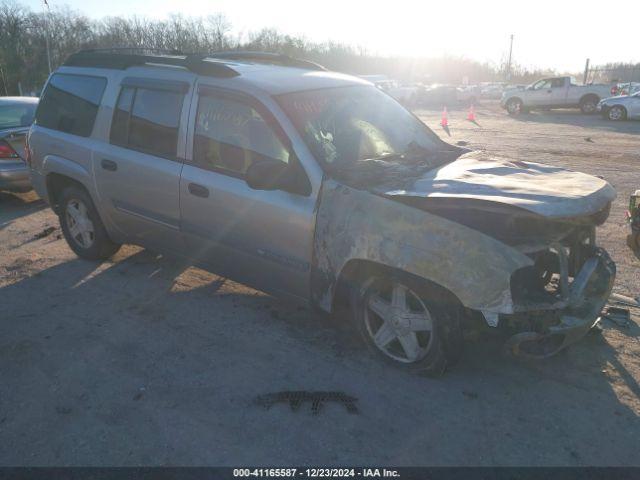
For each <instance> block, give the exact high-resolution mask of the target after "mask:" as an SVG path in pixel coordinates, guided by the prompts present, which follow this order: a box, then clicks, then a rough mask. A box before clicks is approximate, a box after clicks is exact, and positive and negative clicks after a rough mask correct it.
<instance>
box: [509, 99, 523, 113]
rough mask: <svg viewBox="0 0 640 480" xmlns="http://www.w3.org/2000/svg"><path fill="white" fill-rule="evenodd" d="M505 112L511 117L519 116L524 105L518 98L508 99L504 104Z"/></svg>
mask: <svg viewBox="0 0 640 480" xmlns="http://www.w3.org/2000/svg"><path fill="white" fill-rule="evenodd" d="M505 106H506V108H507V112H508V113H509V115H511V116H515V115H520V114H521V113H523V112H524V105H523V104H522V100H520V99H519V98H510V99H509V100H507V103H506V105H505Z"/></svg>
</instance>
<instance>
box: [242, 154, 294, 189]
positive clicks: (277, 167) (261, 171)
mask: <svg viewBox="0 0 640 480" xmlns="http://www.w3.org/2000/svg"><path fill="white" fill-rule="evenodd" d="M287 167H288V164H286V163H284V162H281V161H280V160H271V159H269V160H260V161H258V162H254V163H252V164H251V165H250V166H249V168H248V169H247V173H246V181H247V185H249V186H250V187H251V188H253V189H254V190H278V189H279V188H282V186H283V184H284V183H285V178H286V176H287Z"/></svg>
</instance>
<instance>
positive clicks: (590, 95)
mask: <svg viewBox="0 0 640 480" xmlns="http://www.w3.org/2000/svg"><path fill="white" fill-rule="evenodd" d="M591 98H592V99H593V100H594V101H595V102H596V104H597V103H598V102H599V101H600V96H599V95H598V94H597V93H585V94H584V95H583V96H582V97H580V101H579V102H578V103H580V105H582V104H583V103H584V102H585V101H586V100H588V99H591Z"/></svg>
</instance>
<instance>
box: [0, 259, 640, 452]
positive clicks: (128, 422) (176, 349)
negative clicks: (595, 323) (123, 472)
mask: <svg viewBox="0 0 640 480" xmlns="http://www.w3.org/2000/svg"><path fill="white" fill-rule="evenodd" d="M0 297H1V298H3V299H5V301H4V302H3V314H2V318H3V320H2V321H1V322H0V338H2V343H1V345H0V377H1V378H2V379H3V386H4V387H5V388H4V391H5V392H6V396H5V398H4V399H3V404H4V405H5V406H6V408H5V409H4V411H3V416H4V417H5V418H6V419H7V420H4V423H3V431H4V435H5V438H8V439H11V440H12V442H13V443H12V445H13V447H12V448H11V449H4V453H0V463H2V464H8V463H12V464H17V465H19V464H21V462H22V463H24V462H29V461H31V462H33V461H37V462H38V463H39V464H49V463H54V464H55V463H56V462H58V463H59V462H67V463H69V462H71V463H74V462H75V463H96V462H97V463H101V462H106V463H108V462H109V461H112V462H117V458H123V456H127V458H128V459H129V460H127V461H129V462H133V463H136V462H137V463H141V462H144V461H146V462H147V463H149V462H150V460H149V459H154V458H157V456H154V455H155V454H156V453H157V452H156V451H155V450H154V449H156V450H157V451H160V452H162V453H161V454H162V455H169V456H168V457H165V456H163V457H162V458H164V460H163V461H166V462H170V463H182V464H190V463H191V464H193V463H216V462H215V460H217V459H219V458H220V457H216V456H215V455H216V452H218V449H217V447H216V445H219V444H220V445H224V448H223V449H221V450H220V452H222V454H224V455H225V457H224V458H226V459H227V461H229V462H235V461H236V460H237V461H238V462H239V461H240V460H244V459H247V461H248V458H247V457H246V456H243V455H246V454H245V453H243V452H250V454H251V456H252V458H254V459H255V460H256V461H258V460H259V461H263V460H265V461H266V459H269V458H270V459H271V460H270V461H271V462H281V461H284V456H283V455H286V456H288V458H290V459H291V458H292V456H293V460H295V461H296V462H300V463H304V460H305V459H306V461H307V462H311V460H314V459H315V460H318V461H320V462H321V463H327V462H329V461H333V462H334V463H335V462H339V461H345V462H346V461H347V460H348V459H351V463H367V461H369V460H371V461H372V459H373V458H374V456H375V457H376V458H379V463H380V462H382V463H389V464H398V465H401V464H413V465H417V464H419V463H420V462H427V461H431V463H443V462H444V460H443V459H448V460H447V461H448V462H450V463H458V464H460V465H463V464H482V463H483V462H484V463H487V462H488V464H494V465H495V464H510V463H511V464H539V463H542V464H544V463H545V462H546V463H554V464H558V465H559V464H563V465H564V464H566V465H581V464H599V462H600V463H606V459H605V460H603V458H604V457H603V455H604V454H605V453H606V452H605V450H606V451H607V452H608V453H607V455H609V457H606V458H608V459H609V463H615V462H616V461H618V462H619V463H621V464H624V461H628V462H631V461H632V460H631V459H633V458H635V457H634V456H633V455H635V454H636V453H635V452H632V451H633V450H635V447H636V443H634V441H633V439H637V438H638V436H639V435H640V422H639V421H638V416H637V413H636V411H635V410H634V409H633V408H630V407H629V400H628V399H625V398H624V395H621V394H620V391H621V390H624V391H625V392H628V394H630V395H631V396H635V397H636V399H637V398H638V397H640V389H639V388H638V383H637V378H636V377H635V376H634V374H633V373H632V372H629V371H628V369H627V366H625V364H623V363H622V362H621V361H620V357H619V354H618V352H617V351H616V350H615V348H614V347H613V346H612V345H611V344H610V343H609V342H608V341H607V338H608V337H605V336H601V335H595V334H593V335H592V334H590V335H588V336H587V337H586V338H585V339H583V341H582V342H580V343H579V344H577V345H575V346H573V347H571V348H570V349H568V350H567V351H565V352H563V353H561V354H560V355H558V356H556V357H554V358H551V359H549V360H546V361H542V362H534V363H528V362H520V361H514V360H513V359H509V358H505V357H504V356H503V354H502V353H501V339H500V338H498V337H496V336H494V335H483V336H481V337H480V338H479V339H476V340H473V341H470V342H468V343H467V345H466V347H465V348H466V351H465V354H464V356H463V358H462V360H461V362H460V363H459V364H458V365H456V366H455V367H454V368H452V369H451V370H450V371H449V372H447V374H446V376H445V377H444V378H442V379H431V378H427V377H424V376H420V375H418V374H415V373H409V372H407V371H403V370H402V369H399V368H397V367H392V366H388V365H387V364H386V363H384V362H381V361H379V360H376V359H374V358H372V357H371V355H370V354H369V352H368V350H367V349H366V348H365V347H363V346H362V345H361V342H360V340H359V339H358V338H356V335H355V333H354V330H353V329H352V328H351V326H350V325H349V323H348V321H346V319H345V316H344V315H342V314H336V315H333V316H327V315H324V314H319V313H317V312H315V311H313V310H311V309H309V308H306V307H302V306H298V305H293V304H288V303H285V302H283V301H281V300H278V299H274V298H272V297H270V296H268V295H265V294H263V293H261V292H257V291H255V290H251V289H249V288H247V287H245V286H243V285H240V284H237V283H234V282H232V281H229V280H227V279H224V278H222V277H218V276H216V275H213V274H210V273H208V272H205V271H202V270H199V269H196V268H188V266H187V265H186V264H185V263H184V262H182V261H180V260H176V259H172V258H167V257H164V256H161V255H157V254H154V253H152V252H149V251H146V250H137V249H135V248H133V247H127V248H124V249H123V251H121V253H119V254H117V255H116V257H115V258H114V260H113V261H112V262H104V263H102V264H98V263H95V262H87V261H83V260H79V259H74V260H70V261H67V262H64V263H61V264H58V265H55V266H53V267H51V268H49V269H46V270H44V271H42V272H40V273H38V274H35V275H31V276H28V277H25V278H23V279H21V280H18V281H16V282H15V283H12V284H10V285H8V286H6V287H4V288H0ZM607 328H609V327H607ZM625 335H629V336H633V337H637V336H638V335H639V329H638V326H637V325H633V326H632V328H631V329H630V330H628V331H627V332H625ZM603 370H607V371H611V372H612V373H615V381H614V380H612V377H610V376H608V375H606V374H603V373H602V372H603ZM616 382H617V383H616ZM301 389H310V390H329V391H334V390H343V391H346V393H348V394H350V395H354V396H356V397H358V398H359V399H360V402H359V408H360V409H361V410H362V412H363V413H362V415H356V416H350V415H349V414H347V413H344V412H343V411H342V410H330V412H329V413H327V414H328V415H332V416H337V417H338V419H339V421H338V422H337V425H338V426H339V428H344V429H347V430H348V432H347V433H348V435H346V436H344V432H342V433H340V431H339V430H334V429H335V428H338V426H335V427H334V426H333V423H335V422H333V421H332V422H320V423H317V422H316V423H314V425H315V426H314V429H315V430H314V436H316V435H317V436H318V442H320V443H322V442H325V441H328V440H327V439H328V438H331V439H332V440H331V441H332V442H335V443H336V445H337V450H336V451H337V452H340V453H335V452H336V451H334V453H333V454H334V455H337V456H336V457H330V456H327V457H326V459H325V457H324V456H322V455H321V456H320V457H321V458H320V459H319V457H318V455H319V454H318V452H319V451H322V449H320V450H318V443H317V442H316V440H314V439H311V438H308V437H305V436H304V435H305V433H304V432H305V431H306V432H308V428H310V427H309V425H308V423H307V420H304V421H303V420H300V419H305V418H307V417H306V416H302V417H300V416H298V417H289V416H287V417H286V418H285V417H282V416H279V417H275V418H277V419H278V420H277V421H278V422H280V421H285V423H286V425H287V430H288V431H290V433H288V434H287V435H300V438H307V439H308V445H307V444H304V445H299V448H296V449H295V452H294V451H292V450H291V449H290V448H286V449H284V450H283V449H282V446H281V445H278V444H272V442H264V441H261V438H266V437H268V436H269V432H271V434H272V435H273V429H274V424H273V420H269V418H272V417H273V415H283V414H284V415H289V413H287V410H277V409H275V407H274V409H275V411H274V412H269V413H270V415H265V413H264V412H263V411H262V410H260V409H257V408H255V407H253V406H252V404H251V399H252V398H253V397H254V396H256V395H260V394H265V393H269V392H273V391H280V390H301ZM393 392H396V393H395V394H393ZM629 392H630V393H629ZM399 393H401V395H399ZM27 399H29V400H28V401H27ZM287 419H288V420H287ZM296 419H297V420H296ZM585 419H588V421H585ZM334 420H335V419H334ZM604 424H607V425H608V427H607V428H604V427H603V428H601V429H600V430H601V431H599V427H598V426H599V425H600V426H602V425H604ZM247 425H251V431H250V434H249V433H247V434H244V433H242V432H243V431H244V430H245V429H246V428H245V427H246V426H247ZM415 425H424V426H428V428H426V427H425V429H415V428H414V427H415ZM185 429H187V430H186V431H188V437H189V439H188V440H185V437H184V433H183V431H185ZM422 430H425V432H426V433H422ZM352 431H356V432H358V436H359V437H360V438H364V437H366V438H370V439H372V440H375V442H376V448H374V449H373V450H371V452H369V451H368V450H367V449H358V448H356V447H354V446H353V445H352V444H351V443H348V442H353V435H352V433H351V432H352ZM427 431H428V432H427ZM559 431H562V433H561V434H558V432H559ZM96 432H99V434H100V435H96ZM134 432H135V433H134ZM211 432H220V433H218V434H217V435H220V436H219V437H216V436H214V437H211V436H210V435H211V434H212V433H211ZM54 435H56V436H61V437H60V438H71V439H73V440H74V441H76V442H78V441H79V439H82V438H85V437H86V438H85V440H89V439H94V440H95V439H97V438H98V437H99V439H98V440H95V441H96V442H98V443H97V444H94V442H93V441H89V444H94V448H93V450H91V449H85V450H83V449H82V448H78V449H76V450H75V453H74V457H73V458H70V457H64V454H66V453H65V452H67V451H69V448H68V447H69V445H68V444H67V445H65V444H62V445H60V446H59V447H56V446H55V443H56V442H46V444H47V445H48V446H44V447H43V443H42V441H41V440H42V439H43V438H44V439H47V438H53V436H54ZM325 435H326V436H325ZM594 435H598V439H599V442H593V438H594ZM123 436H124V438H128V439H130V440H131V439H136V438H144V439H145V440H144V441H135V442H133V444H132V442H131V441H129V443H128V444H127V442H125V444H124V446H123V447H122V449H124V448H126V450H122V451H121V450H119V447H118V446H117V445H120V444H122V441H116V440H117V439H122V438H123ZM440 436H442V438H443V439H447V438H448V439H450V440H452V439H455V441H453V440H452V441H445V442H440V441H438V442H434V441H432V440H430V439H433V438H440ZM627 437H628V438H627ZM269 438H271V437H269ZM294 438H298V437H294ZM491 438H504V439H507V441H500V442H497V441H496V442H492V441H490V439H491ZM156 439H157V440H156ZM221 439H224V441H221ZM35 440H40V442H39V443H38V442H36V441H35ZM102 441H104V446H105V447H106V448H99V447H101V445H102V443H100V442H102ZM185 441H186V442H187V443H186V444H185V443H184V442H185ZM291 441H293V440H291ZM341 442H343V444H341ZM302 443H304V442H302ZM35 444H37V445H40V447H39V450H37V451H36V452H35V456H34V455H31V453H33V452H34V450H33V448H34V447H33V446H32V445H35ZM78 444H80V443H78ZM441 444H442V445H441ZM74 445H75V444H74ZM167 445H170V447H171V448H169V449H168V450H167ZM603 445H605V446H604V447H603ZM606 445H611V446H612V447H611V449H613V450H615V449H617V453H615V454H614V453H611V449H609V447H607V446H606ZM187 447H188V448H187ZM531 451H536V457H535V458H533V457H531V456H530V452H531ZM166 452H172V453H171V454H168V453H166ZM381 452H384V453H381ZM60 455H63V456H62V457H61V456H60ZM105 455H106V457H105ZM118 455H120V456H118ZM305 455H307V456H306V457H305ZM314 455H315V456H314ZM425 455H426V456H425ZM34 459H35V460H34ZM145 459H146V460H145ZM331 459H333V460H331ZM612 459H613V460H612ZM293 460H291V461H293ZM151 462H152V461H151Z"/></svg>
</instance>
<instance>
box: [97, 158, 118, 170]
mask: <svg viewBox="0 0 640 480" xmlns="http://www.w3.org/2000/svg"><path fill="white" fill-rule="evenodd" d="M100 166H101V167H102V168H103V169H105V170H109V171H110V172H115V171H116V170H118V164H117V163H116V162H114V161H113V160H107V159H106V158H103V159H102V160H100Z"/></svg>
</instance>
